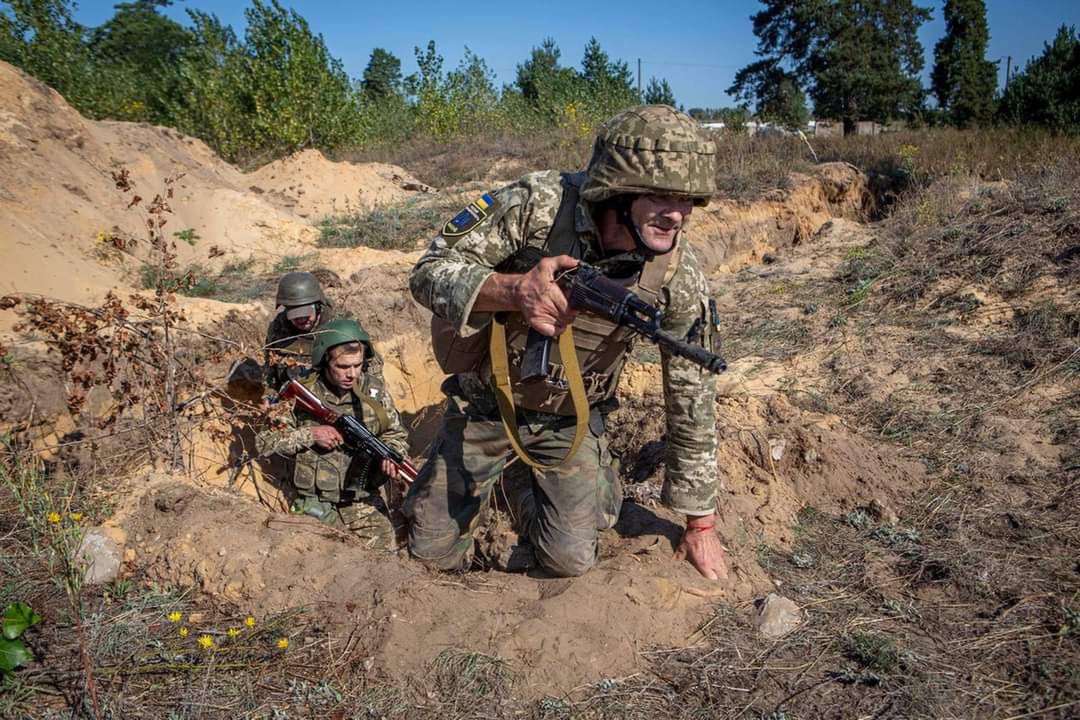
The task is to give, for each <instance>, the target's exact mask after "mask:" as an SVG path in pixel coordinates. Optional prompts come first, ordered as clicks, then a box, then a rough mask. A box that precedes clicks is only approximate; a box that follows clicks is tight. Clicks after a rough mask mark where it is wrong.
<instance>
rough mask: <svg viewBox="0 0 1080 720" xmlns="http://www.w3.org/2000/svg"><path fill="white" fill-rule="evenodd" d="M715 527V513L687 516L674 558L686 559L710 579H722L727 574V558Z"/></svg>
mask: <svg viewBox="0 0 1080 720" xmlns="http://www.w3.org/2000/svg"><path fill="white" fill-rule="evenodd" d="M715 527H716V516H715V515H705V516H704V517H692V518H687V521H686V531H685V532H684V533H683V536H682V540H681V541H680V542H679V547H678V548H676V550H675V559H676V560H688V561H689V562H690V564H691V565H693V566H694V568H695V569H696V570H697V571H698V572H699V573H701V574H702V575H704V576H705V577H707V578H709V579H710V580H723V579H725V578H726V577H727V575H728V569H727V558H726V557H725V555H724V546H723V545H722V544H721V543H720V536H719V535H717V534H716V530H715Z"/></svg>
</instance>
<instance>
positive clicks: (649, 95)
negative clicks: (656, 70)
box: [645, 78, 676, 107]
mask: <svg viewBox="0 0 1080 720" xmlns="http://www.w3.org/2000/svg"><path fill="white" fill-rule="evenodd" d="M645 103H646V104H648V105H671V106H672V107H675V105H676V103H675V93H673V92H672V91H671V86H670V85H668V81H667V80H666V79H661V80H657V79H656V78H649V84H648V86H647V87H646V88H645Z"/></svg>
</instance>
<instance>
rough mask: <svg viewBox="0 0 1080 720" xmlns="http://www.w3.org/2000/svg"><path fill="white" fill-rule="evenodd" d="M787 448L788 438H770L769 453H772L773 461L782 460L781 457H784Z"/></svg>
mask: <svg viewBox="0 0 1080 720" xmlns="http://www.w3.org/2000/svg"><path fill="white" fill-rule="evenodd" d="M786 448H787V440H785V439H783V438H778V439H777V438H769V454H771V455H772V459H773V462H780V458H782V457H784V450H785V449H786Z"/></svg>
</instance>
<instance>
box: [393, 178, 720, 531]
mask: <svg viewBox="0 0 1080 720" xmlns="http://www.w3.org/2000/svg"><path fill="white" fill-rule="evenodd" d="M580 180H581V176H580V175H579V176H575V177H574V178H573V179H572V181H574V182H580ZM494 198H495V205H494V208H493V212H492V213H491V217H489V218H486V219H485V220H484V221H483V222H481V223H479V224H477V225H476V226H475V227H473V228H472V229H471V230H470V231H469V232H468V233H466V234H464V235H460V236H458V237H454V238H452V239H448V238H446V237H445V236H444V235H442V234H440V235H439V236H437V237H436V238H435V239H434V240H433V241H432V242H431V245H430V246H429V247H428V249H427V252H426V253H424V255H423V256H422V257H421V258H420V260H418V261H417V263H416V267H414V268H413V271H412V274H411V276H410V278H409V285H410V288H411V290H412V293H413V296H414V297H415V298H416V300H417V301H418V302H419V303H420V304H422V305H424V306H426V307H427V308H429V309H430V310H431V311H432V312H433V313H434V314H436V315H438V316H439V317H441V318H443V319H445V320H446V321H448V322H449V323H450V324H452V325H453V326H454V327H455V328H456V329H457V331H458V333H459V334H460V335H461V336H463V337H468V336H470V335H472V334H475V333H478V332H482V331H483V330H484V329H485V328H486V326H487V325H488V324H489V323H490V322H491V313H485V312H473V310H472V307H473V304H474V303H475V301H476V297H477V295H478V293H479V291H480V287H481V286H482V285H483V284H484V281H485V280H486V279H487V278H488V276H489V275H491V274H492V273H493V272H494V270H493V268H494V267H495V266H496V265H497V264H498V263H499V262H501V261H502V260H504V259H505V258H507V257H509V256H510V255H511V254H513V253H514V252H515V251H517V250H519V249H521V248H522V247H524V246H525V245H533V246H535V247H538V248H540V247H542V246H543V245H544V242H545V241H546V239H547V235H548V231H549V229H550V228H551V225H552V223H553V222H554V219H555V215H556V212H557V211H558V208H559V203H560V201H561V198H562V184H561V179H560V174H559V173H557V172H539V173H532V174H529V175H526V176H524V177H523V178H521V179H520V180H518V181H517V182H516V183H513V184H511V185H509V186H507V187H504V188H502V189H501V190H499V191H497V192H496V193H494ZM575 227H576V229H577V231H578V233H579V234H580V236H581V238H582V239H583V241H584V245H585V247H586V251H585V253H584V256H583V258H582V259H583V260H584V261H585V262H596V261H597V260H599V259H600V258H601V257H602V256H603V255H602V250H601V248H600V245H599V239H598V231H597V228H596V225H595V223H594V221H593V218H592V212H591V207H590V205H589V204H588V203H587V202H585V201H581V202H579V203H578V206H577V208H576V210H575ZM679 242H680V243H681V244H682V247H681V249H682V252H681V253H680V260H679V267H678V268H677V269H676V271H675V273H674V275H673V276H672V277H671V280H670V281H669V282H668V283H667V285H666V286H665V287H664V289H663V292H662V293H661V295H662V298H661V309H662V310H663V313H664V316H663V327H664V329H665V330H667V331H669V332H671V333H673V334H675V335H676V336H679V337H683V336H686V335H687V333H688V332H689V330H690V329H691V327H692V326H694V324H695V322H696V321H699V320H700V321H701V326H702V327H703V328H704V332H705V338H704V340H705V342H706V347H708V346H709V342H710V340H711V338H710V337H709V333H710V332H711V325H710V323H709V322H708V316H707V312H708V285H707V283H706V280H705V276H704V274H703V273H702V272H701V270H700V269H699V267H698V264H697V260H696V258H695V256H694V253H693V251H692V250H691V248H690V245H689V238H688V237H687V236H686V232H683V233H682V234H681V236H680V238H679ZM661 364H662V369H663V382H664V403H665V408H666V411H667V458H666V465H667V474H666V480H665V483H664V494H663V497H664V500H665V502H666V503H667V504H668V505H669V506H670V507H671V508H672V509H674V510H676V511H678V512H682V513H687V514H691V515H701V514H707V513H711V512H713V511H714V509H715V503H716V473H717V460H716V450H717V443H716V407H715V400H716V383H715V379H714V378H713V376H712V375H711V374H709V373H708V372H707V371H705V370H702V369H701V368H699V367H698V366H696V365H694V364H693V363H691V362H689V361H688V360H684V359H682V358H675V357H671V356H669V355H668V354H667V353H663V354H662V357H661ZM458 383H459V385H460V386H461V388H462V392H463V394H464V395H465V396H466V398H467V399H468V400H469V402H470V403H473V404H474V405H475V406H476V407H478V408H482V409H486V408H490V409H492V410H493V409H494V408H495V399H494V393H493V392H492V390H491V389H490V385H489V383H488V380H487V378H484V377H481V376H480V375H479V374H476V373H464V374H462V375H459V376H458Z"/></svg>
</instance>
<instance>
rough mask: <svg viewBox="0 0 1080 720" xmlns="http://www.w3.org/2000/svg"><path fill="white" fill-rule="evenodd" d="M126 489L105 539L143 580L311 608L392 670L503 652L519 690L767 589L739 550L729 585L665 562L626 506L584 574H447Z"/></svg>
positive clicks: (594, 671) (604, 669)
mask: <svg viewBox="0 0 1080 720" xmlns="http://www.w3.org/2000/svg"><path fill="white" fill-rule="evenodd" d="M139 485H140V486H141V487H139V488H138V490H139V492H140V493H141V499H140V500H139V501H138V502H137V504H136V505H135V506H134V507H133V508H131V509H130V511H129V512H126V513H122V514H121V515H118V516H117V518H116V519H115V527H116V528H117V529H116V530H114V531H113V534H114V535H115V536H117V537H120V538H124V537H125V536H126V542H127V550H128V551H129V552H128V554H127V557H128V560H129V562H131V563H132V564H134V565H137V566H138V567H140V568H143V569H145V571H146V573H147V574H148V576H149V577H150V578H151V579H153V580H156V581H160V582H165V583H170V584H174V585H178V586H180V587H190V588H194V589H197V590H199V591H201V592H204V593H207V594H209V595H212V596H215V597H218V598H221V599H222V600H225V601H227V602H229V603H234V604H236V605H237V606H238V607H241V608H246V609H250V610H253V611H255V612H256V613H257V614H260V615H261V614H264V613H269V612H273V611H275V610H281V609H284V608H289V607H295V606H298V605H308V606H311V605H318V606H319V607H320V608H323V609H324V610H325V617H326V618H327V621H328V623H329V624H330V625H331V626H332V627H334V628H336V630H337V631H339V632H341V633H342V634H343V635H344V634H348V633H350V632H360V634H361V635H362V636H363V637H364V638H365V642H366V643H367V648H366V649H367V652H368V653H370V655H372V656H374V658H375V660H376V664H377V666H378V667H380V668H382V669H383V670H385V671H386V672H388V673H390V674H392V675H395V676H397V675H400V674H403V673H404V674H408V673H414V672H419V671H420V670H422V668H423V667H424V666H425V664H426V663H428V662H429V661H430V660H431V659H432V658H434V657H435V656H436V655H437V654H438V653H439V652H440V651H441V650H442V649H444V648H446V647H454V648H462V649H466V650H477V651H482V652H485V653H490V654H494V655H498V656H500V657H503V658H507V659H509V660H511V661H512V663H513V664H514V666H515V667H516V668H518V669H520V670H522V671H523V673H524V677H525V678H526V682H527V684H528V686H529V687H528V688H527V690H526V692H527V693H529V694H534V693H535V694H539V693H559V692H565V691H570V690H571V689H573V688H575V687H578V686H582V685H585V684H587V683H590V682H596V681H598V680H600V679H602V678H605V677H621V676H625V675H629V674H631V673H633V672H635V671H638V670H640V669H642V668H644V667H645V665H646V661H645V659H644V658H643V657H642V656H641V655H639V652H640V651H642V650H646V649H649V648H651V647H654V646H664V645H679V646H681V645H686V644H689V643H693V642H695V641H696V637H695V629H696V628H697V626H698V624H699V623H700V621H701V619H702V617H703V615H704V614H705V612H706V611H707V609H708V602H709V600H710V599H716V598H723V599H726V600H727V601H729V602H732V603H737V602H740V601H744V600H747V599H749V598H750V597H751V596H752V595H753V593H754V592H755V591H756V590H760V589H761V588H763V587H766V586H767V584H768V583H767V581H766V579H765V577H764V575H763V574H762V573H761V572H760V570H757V569H756V566H755V565H754V563H753V561H752V559H751V558H749V557H738V556H736V558H735V564H736V566H737V569H736V571H735V572H733V573H732V576H731V579H730V580H729V581H727V582H726V583H716V584H714V583H708V582H707V581H704V580H702V579H701V578H700V577H697V576H696V574H695V573H694V571H693V570H692V569H691V568H690V567H689V566H688V565H686V564H684V563H674V562H672V561H671V550H672V543H673V542H674V541H675V540H676V539H677V537H678V526H677V525H676V524H675V523H674V522H673V521H672V519H671V517H670V516H668V515H667V514H666V513H665V512H664V511H661V510H655V511H654V510H653V509H650V508H645V507H642V506H638V505H634V504H630V505H629V506H628V507H627V508H626V509H625V510H624V512H623V517H622V520H621V521H620V524H619V526H618V528H617V529H616V530H615V531H609V532H607V533H605V534H604V536H603V538H602V549H601V555H602V558H601V561H600V563H599V565H598V566H597V567H596V568H595V569H594V570H592V571H591V572H590V573H589V574H588V575H586V576H585V577H582V578H576V579H573V580H542V579H534V578H530V577H525V576H513V575H505V574H502V573H470V574H468V575H464V576H460V577H454V576H448V575H442V574H433V573H430V572H428V571H427V570H425V569H424V568H423V567H421V566H420V565H419V564H417V563H414V562H409V561H407V560H404V559H401V558H397V557H394V556H390V555H385V554H379V553H375V552H373V551H370V550H367V549H365V548H361V547H356V546H355V545H353V544H352V543H351V542H350V541H349V539H348V538H345V537H344V536H342V535H339V534H337V533H336V532H333V531H330V530H328V529H327V528H325V527H322V526H320V525H318V524H317V523H315V522H309V521H308V519H303V518H297V517H295V516H289V515H280V514H268V513H267V512H266V511H265V510H263V509H262V508H260V507H258V506H257V505H255V504H253V503H251V502H250V501H248V500H244V499H242V498H237V497H236V496H234V495H229V494H227V493H224V492H222V491H214V490H208V489H207V488H205V487H202V488H197V487H194V486H191V485H189V484H187V483H186V482H185V481H183V480H179V479H176V478H171V477H157V478H151V480H150V482H149V483H146V482H140V483H139Z"/></svg>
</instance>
